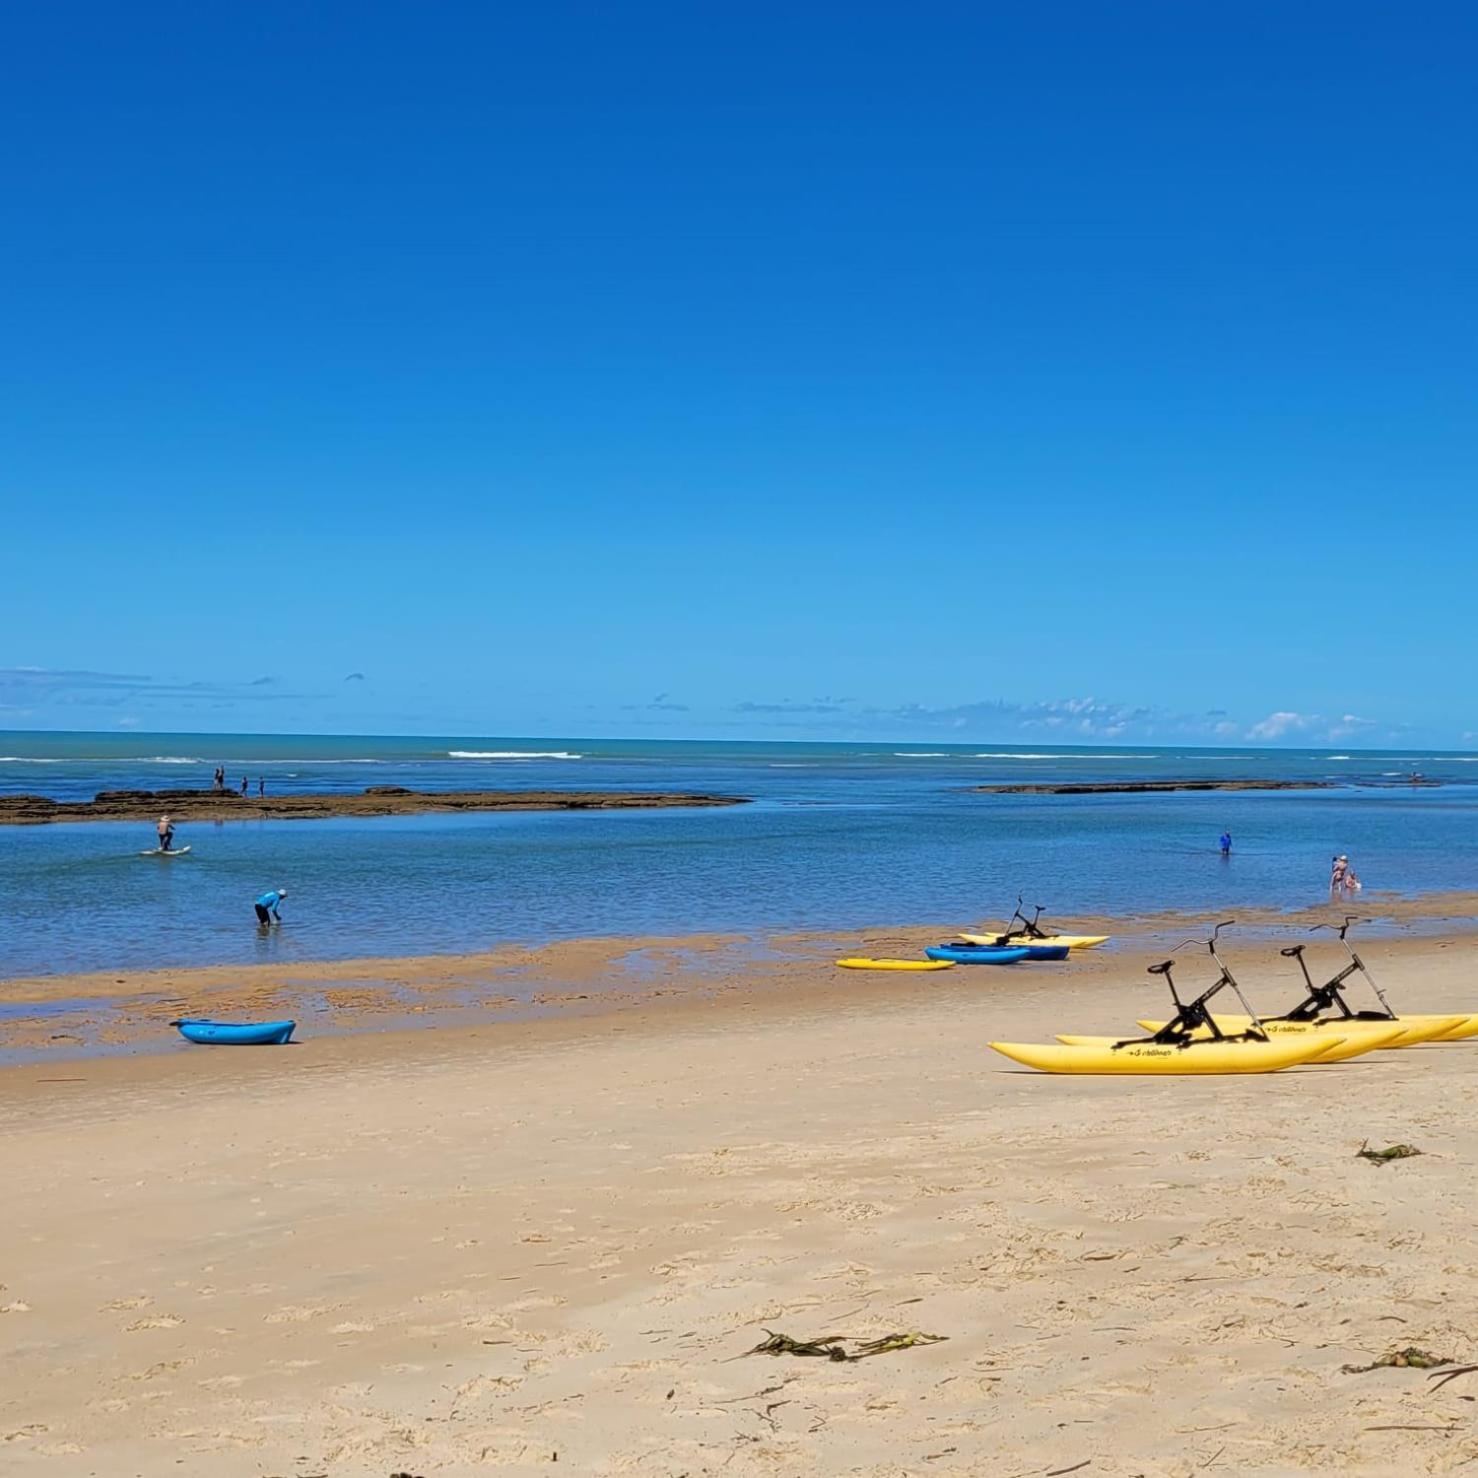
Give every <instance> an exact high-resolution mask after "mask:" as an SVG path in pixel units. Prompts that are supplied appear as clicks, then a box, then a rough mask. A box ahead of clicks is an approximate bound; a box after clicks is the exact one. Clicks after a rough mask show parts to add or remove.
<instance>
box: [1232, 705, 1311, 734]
mask: <svg viewBox="0 0 1478 1478" xmlns="http://www.w3.org/2000/svg"><path fill="white" fill-rule="evenodd" d="M1318 722H1319V715H1318V714H1316V713H1294V712H1293V711H1292V710H1291V709H1287V708H1281V709H1279V710H1278V712H1277V713H1270V714H1269V715H1268V716H1267V717H1266V718H1265V719H1262V720H1261V721H1260V722H1258V723H1255V724H1253V725H1252V726H1251V727H1250V728H1249V729H1248V730H1247V737H1248V738H1249V739H1281V738H1282V737H1283V736H1284V735H1285V734H1301V733H1304V732H1306V731H1307V730H1309V729H1311V728H1313V726H1314V725H1315V724H1317V723H1318Z"/></svg>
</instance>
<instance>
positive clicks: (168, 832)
mask: <svg viewBox="0 0 1478 1478" xmlns="http://www.w3.org/2000/svg"><path fill="white" fill-rule="evenodd" d="M154 830H155V831H156V832H158V833H159V850H160V851H161V852H167V851H169V849H170V848H171V847H172V846H173V845H174V822H172V821H171V820H170V819H169V817H168V816H161V817H160V818H159V824H158V826H156V827H155V828H154Z"/></svg>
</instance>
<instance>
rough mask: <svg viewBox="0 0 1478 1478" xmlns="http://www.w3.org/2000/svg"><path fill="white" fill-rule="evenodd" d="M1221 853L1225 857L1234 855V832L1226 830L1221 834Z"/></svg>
mask: <svg viewBox="0 0 1478 1478" xmlns="http://www.w3.org/2000/svg"><path fill="white" fill-rule="evenodd" d="M1221 855H1222V856H1223V857H1230V856H1231V855H1232V834H1231V832H1229V831H1224V832H1222V834H1221Z"/></svg>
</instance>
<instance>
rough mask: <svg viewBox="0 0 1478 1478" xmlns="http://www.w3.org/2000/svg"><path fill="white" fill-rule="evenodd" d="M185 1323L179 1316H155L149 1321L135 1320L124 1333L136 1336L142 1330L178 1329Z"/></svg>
mask: <svg viewBox="0 0 1478 1478" xmlns="http://www.w3.org/2000/svg"><path fill="white" fill-rule="evenodd" d="M184 1322H185V1321H184V1320H183V1319H181V1318H180V1316H179V1315H178V1314H154V1315H151V1316H150V1317H149V1318H147V1319H135V1320H134V1321H133V1323H132V1324H130V1325H129V1326H128V1328H127V1329H125V1330H124V1331H123V1332H124V1333H125V1334H136V1333H137V1332H138V1331H139V1330H141V1329H178V1328H179V1326H180V1325H181V1324H183V1323H184Z"/></svg>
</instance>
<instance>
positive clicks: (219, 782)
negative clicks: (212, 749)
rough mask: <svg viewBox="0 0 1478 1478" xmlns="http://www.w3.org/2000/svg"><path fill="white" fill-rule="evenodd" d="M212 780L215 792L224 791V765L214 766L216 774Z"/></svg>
mask: <svg viewBox="0 0 1478 1478" xmlns="http://www.w3.org/2000/svg"><path fill="white" fill-rule="evenodd" d="M214 779H215V787H216V789H217V790H224V789H225V788H226V767H225V765H217V766H216V773H215V776H214Z"/></svg>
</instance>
